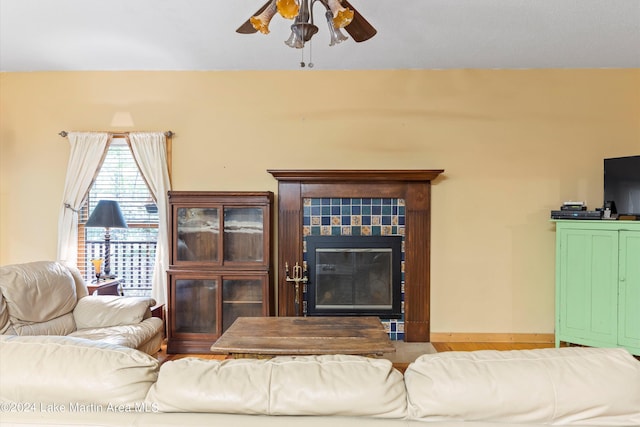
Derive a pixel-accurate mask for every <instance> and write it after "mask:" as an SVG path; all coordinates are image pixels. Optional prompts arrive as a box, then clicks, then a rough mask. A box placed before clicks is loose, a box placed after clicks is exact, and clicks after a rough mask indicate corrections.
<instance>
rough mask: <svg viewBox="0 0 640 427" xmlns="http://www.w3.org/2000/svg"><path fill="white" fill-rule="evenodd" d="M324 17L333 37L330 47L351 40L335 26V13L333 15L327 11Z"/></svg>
mask: <svg viewBox="0 0 640 427" xmlns="http://www.w3.org/2000/svg"><path fill="white" fill-rule="evenodd" d="M324 16H325V17H326V18H327V25H328V26H329V34H330V35H331V41H330V43H329V46H334V45H336V44H338V43H342V42H343V41H345V40H347V39H348V38H349V37H347V36H345V35H344V34H342V31H340V28H337V27H335V26H334V25H333V13H331V11H330V10H327V12H326V13H325V14H324Z"/></svg>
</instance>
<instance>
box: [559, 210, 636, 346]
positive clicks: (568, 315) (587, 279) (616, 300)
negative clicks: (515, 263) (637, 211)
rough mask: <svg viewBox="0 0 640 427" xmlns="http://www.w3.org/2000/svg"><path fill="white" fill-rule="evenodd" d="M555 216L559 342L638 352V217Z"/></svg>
mask: <svg viewBox="0 0 640 427" xmlns="http://www.w3.org/2000/svg"><path fill="white" fill-rule="evenodd" d="M555 222H556V346H559V345H560V342H567V343H573V344H579V345H587V346H593V347H624V348H626V349H627V350H629V351H630V352H631V353H633V354H636V355H640V223H638V222H628V221H589V220H575V221H571V220H559V221H555Z"/></svg>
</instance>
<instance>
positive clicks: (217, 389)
mask: <svg viewBox="0 0 640 427" xmlns="http://www.w3.org/2000/svg"><path fill="white" fill-rule="evenodd" d="M549 424H555V425H572V426H578V425H580V426H638V425H640V362H638V361H637V360H635V359H634V358H633V357H632V356H631V355H630V354H629V353H628V352H627V351H626V350H623V349H587V348H562V349H544V350H529V351H526V350H525V351H508V352H498V351H478V352H470V353H466V352H448V353H438V354H432V355H423V356H421V357H419V358H418V359H417V360H416V361H415V362H414V363H412V364H410V365H409V367H408V368H407V370H406V371H405V374H404V376H403V375H402V374H401V373H400V372H399V371H397V370H396V369H394V368H393V366H392V364H391V362H389V361H387V360H384V359H372V358H365V357H360V356H346V355H334V356H298V357H276V358H274V359H269V360H264V359H262V360H258V359H237V360H224V361H217V360H204V359H196V358H191V357H190V358H184V359H178V360H174V361H169V362H165V363H164V364H162V366H160V364H159V362H158V360H156V359H155V358H153V357H150V356H148V355H147V354H145V353H142V352H140V351H136V350H133V349H130V348H125V347H122V346H117V345H112V344H107V343H103V342H99V341H88V340H84V339H78V338H73V337H62V336H50V337H29V336H22V337H21V336H6V335H5V336H1V337H0V425H2V426H14V425H31V426H34V425H37V426H53V425H56V426H60V425H65V426H72V425H91V426H174V425H179V426H212V425H218V426H225V427H226V426H230V427H233V426H243V427H246V426H249V427H251V426H256V427H257V426H260V427H263V426H267V427H268V426H274V427H275V426H278V427H287V426H294V425H295V426H309V427H317V426H331V427H355V426H372V427H375V426H380V427H383V426H385V427H393V426H418V425H422V426H424V425H429V426H434V427H435V426H437V427H509V426H541V425H549Z"/></svg>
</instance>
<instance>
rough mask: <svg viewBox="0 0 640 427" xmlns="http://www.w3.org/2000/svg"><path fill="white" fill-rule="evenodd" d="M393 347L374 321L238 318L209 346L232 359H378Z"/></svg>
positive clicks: (379, 324)
mask: <svg viewBox="0 0 640 427" xmlns="http://www.w3.org/2000/svg"><path fill="white" fill-rule="evenodd" d="M395 351H396V350H395V347H394V346H393V344H392V343H391V340H390V339H389V335H388V334H387V333H386V332H385V330H384V326H382V322H380V319H379V318H377V317H344V316H340V317H324V316H318V317H239V318H238V319H236V321H235V322H233V324H232V325H231V326H230V327H229V329H227V330H226V332H225V333H223V334H222V336H221V337H220V338H219V339H218V340H217V341H216V342H215V344H213V345H212V346H211V352H212V353H214V354H226V355H231V356H233V357H272V356H279V355H312V354H355V355H364V356H381V355H382V354H383V353H393V352H395Z"/></svg>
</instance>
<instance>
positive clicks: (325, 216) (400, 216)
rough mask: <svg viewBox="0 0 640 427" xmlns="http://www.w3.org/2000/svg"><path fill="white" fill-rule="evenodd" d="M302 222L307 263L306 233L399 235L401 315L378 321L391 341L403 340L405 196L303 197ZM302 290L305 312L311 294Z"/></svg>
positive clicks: (371, 235) (316, 234)
mask: <svg viewBox="0 0 640 427" xmlns="http://www.w3.org/2000/svg"><path fill="white" fill-rule="evenodd" d="M302 221H303V235H304V242H303V254H304V260H305V261H306V262H309V253H308V251H307V237H308V236H363V237H374V236H399V237H400V238H401V239H402V250H401V254H400V257H401V260H400V261H401V273H400V276H401V280H400V296H399V298H400V310H401V315H400V318H397V319H396V318H393V319H385V318H383V317H381V321H382V324H383V325H384V327H385V329H386V331H387V332H388V333H389V337H390V338H391V339H392V340H404V235H405V226H404V224H405V202H404V199H400V198H304V199H303V217H302ZM362 241H366V240H365V239H362ZM303 289H304V290H303V313H304V314H306V313H307V310H308V303H309V300H310V294H309V292H307V287H306V286H305V287H304V288H303Z"/></svg>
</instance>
